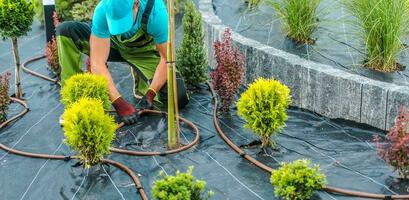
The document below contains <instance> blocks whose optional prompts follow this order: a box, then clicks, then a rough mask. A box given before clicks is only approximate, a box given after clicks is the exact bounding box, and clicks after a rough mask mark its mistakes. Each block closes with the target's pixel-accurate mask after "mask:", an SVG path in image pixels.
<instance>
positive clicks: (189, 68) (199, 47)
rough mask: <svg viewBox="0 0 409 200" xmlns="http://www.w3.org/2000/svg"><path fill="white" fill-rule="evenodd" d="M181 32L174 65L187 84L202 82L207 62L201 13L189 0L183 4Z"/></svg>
mask: <svg viewBox="0 0 409 200" xmlns="http://www.w3.org/2000/svg"><path fill="white" fill-rule="evenodd" d="M183 32H184V34H183V40H182V43H181V44H180V47H179V48H178V51H177V54H176V55H177V59H176V61H177V63H176V66H177V68H178V70H179V71H180V73H181V74H182V76H183V77H184V80H185V81H186V83H187V84H189V85H197V84H200V83H204V82H206V80H207V79H208V76H207V69H208V62H207V54H206V49H205V46H204V32H203V27H202V15H201V14H200V13H199V12H198V11H197V9H196V7H195V5H194V4H193V2H192V1H191V0H189V1H188V2H187V3H186V5H185V14H184V16H183Z"/></svg>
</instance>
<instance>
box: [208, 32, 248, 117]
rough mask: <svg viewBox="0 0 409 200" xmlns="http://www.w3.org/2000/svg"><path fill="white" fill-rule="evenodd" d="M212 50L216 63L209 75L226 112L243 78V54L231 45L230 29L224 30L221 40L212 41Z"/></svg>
mask: <svg viewBox="0 0 409 200" xmlns="http://www.w3.org/2000/svg"><path fill="white" fill-rule="evenodd" d="M214 50H215V58H216V62H217V63H216V69H215V71H213V72H212V73H211V75H210V76H211V77H212V83H213V86H214V89H215V90H216V91H217V93H218V94H219V96H220V99H221V102H222V111H223V113H226V112H227V111H228V110H229V107H230V104H231V102H232V101H233V100H234V95H235V94H236V93H237V90H238V89H239V88H240V86H241V85H242V82H243V80H244V55H243V54H242V53H240V51H239V49H238V48H236V47H234V46H233V40H232V38H231V30H230V29H226V30H225V32H224V38H223V40H222V41H216V42H215V43H214Z"/></svg>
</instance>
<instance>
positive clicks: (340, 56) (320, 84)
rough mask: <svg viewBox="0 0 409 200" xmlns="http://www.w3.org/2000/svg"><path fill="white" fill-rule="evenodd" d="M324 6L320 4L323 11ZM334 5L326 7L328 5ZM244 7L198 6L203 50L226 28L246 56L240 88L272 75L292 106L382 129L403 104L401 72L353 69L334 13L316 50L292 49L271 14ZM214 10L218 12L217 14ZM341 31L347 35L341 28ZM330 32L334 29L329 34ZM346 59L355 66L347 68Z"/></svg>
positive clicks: (407, 92)
mask: <svg viewBox="0 0 409 200" xmlns="http://www.w3.org/2000/svg"><path fill="white" fill-rule="evenodd" d="M329 2H330V1H323V6H324V7H325V5H328V4H330V3H329ZM337 2H338V1H337ZM337 2H332V3H333V4H334V5H333V6H335V5H336V4H338V3H337ZM245 8H247V7H246V6H245V5H244V3H243V2H242V1H239V0H237V3H225V1H219V0H215V1H212V0H203V1H200V10H201V12H202V15H203V16H204V23H205V27H206V31H205V32H206V34H207V44H208V46H212V42H213V41H215V40H217V39H219V38H220V36H221V34H222V33H223V31H224V29H225V27H226V26H227V27H231V28H232V29H233V30H235V32H234V34H233V40H234V41H235V43H236V44H237V45H238V46H239V47H240V49H241V51H242V52H243V53H244V54H245V55H246V83H251V82H252V81H253V80H255V78H257V77H259V76H263V77H271V76H273V77H274V78H276V79H278V80H281V81H282V82H283V83H285V84H286V85H288V86H289V87H290V88H291V90H292V97H293V105H294V106H297V107H300V108H305V109H308V110H311V111H314V112H317V113H319V114H321V115H324V116H327V117H330V118H343V119H347V120H352V121H355V122H360V123H364V124H369V125H371V126H374V127H377V128H380V129H383V130H387V129H389V128H390V127H391V126H392V125H393V121H394V119H395V117H396V116H397V113H398V109H399V107H400V106H401V105H407V106H408V105H409V100H408V99H409V87H408V86H407V81H406V78H407V77H406V76H407V70H406V71H404V72H399V73H394V74H389V75H386V74H383V73H379V72H373V71H370V70H367V69H364V68H362V67H361V66H359V65H358V64H359V63H360V59H361V58H362V55H359V53H357V52H356V51H354V50H353V49H352V48H351V47H349V46H346V45H344V44H341V43H340V42H339V41H336V40H341V41H342V42H344V41H345V36H346V37H347V43H348V44H349V43H351V45H352V46H354V47H355V45H357V48H362V45H359V44H357V41H356V40H353V39H352V37H351V35H348V34H347V35H345V33H343V34H341V33H340V32H339V31H340V30H339V26H337V25H342V20H343V19H344V18H342V17H341V16H343V15H341V16H339V15H340V14H339V12H330V15H329V17H330V18H331V17H332V18H333V19H335V18H340V19H338V21H337V22H339V23H335V22H334V23H332V21H331V23H330V22H326V23H324V27H325V26H327V27H325V29H324V28H321V29H319V31H318V33H317V34H321V35H319V37H317V44H316V45H313V46H305V45H301V46H297V45H295V44H294V43H293V42H291V41H290V40H288V39H286V37H285V34H283V33H282V31H281V27H280V25H279V24H278V20H275V21H274V18H273V13H274V12H273V11H272V9H270V8H268V7H266V6H261V8H260V11H258V12H250V13H247V11H245V10H246V9H245ZM219 9H223V12H217V10H219ZM330 10H331V9H330ZM215 11H216V13H217V14H216V13H215ZM345 20H346V19H345ZM272 21H274V23H273V24H271V22H272ZM345 26H346V30H348V29H347V28H348V25H347V23H345ZM331 28H332V29H334V28H338V29H337V31H333V32H331V31H330V30H331ZM331 34H332V35H331ZM328 35H330V36H331V37H329V36H328ZM333 35H335V36H334V37H332V36H333ZM253 38H254V39H253ZM331 38H333V39H335V40H333V39H331ZM348 48H349V51H348ZM313 49H314V50H313ZM286 51H287V52H286ZM307 52H308V53H307ZM345 52H347V54H345ZM348 52H350V53H348ZM208 53H209V59H210V61H211V62H210V64H211V66H214V59H213V50H212V49H211V48H209V52H208ZM321 54H322V55H324V56H325V57H330V58H331V59H333V60H335V61H337V62H338V63H340V64H341V65H343V66H344V67H342V66H341V65H339V64H334V62H332V61H328V59H326V58H324V57H323V56H322V55H321ZM350 54H351V55H350ZM351 57H352V58H353V59H354V63H355V64H357V65H356V66H355V65H352V66H354V67H353V68H351V69H349V68H348V67H347V66H351V61H352V58H351ZM401 58H402V59H401V61H400V62H402V63H405V62H407V61H406V58H405V56H404V55H402V56H401ZM405 77H406V78H405ZM345 97H348V98H345Z"/></svg>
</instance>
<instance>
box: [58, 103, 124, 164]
mask: <svg viewBox="0 0 409 200" xmlns="http://www.w3.org/2000/svg"><path fill="white" fill-rule="evenodd" d="M63 117H64V124H63V125H64V135H65V137H66V140H65V142H66V143H67V144H68V145H69V146H70V147H71V148H72V149H73V150H75V151H78V157H79V159H80V161H81V163H82V164H83V165H84V167H85V168H89V167H91V166H93V165H95V164H98V163H100V162H101V160H102V159H103V157H104V155H107V154H109V153H110V150H109V148H110V146H111V143H112V141H113V139H114V135H115V129H116V123H115V121H114V119H113V118H112V117H111V116H109V115H108V114H106V113H105V111H104V108H103V107H102V101H100V100H97V99H89V98H81V99H79V100H78V101H77V102H75V103H74V104H72V105H71V106H70V107H68V108H67V109H66V110H65V112H64V115H63Z"/></svg>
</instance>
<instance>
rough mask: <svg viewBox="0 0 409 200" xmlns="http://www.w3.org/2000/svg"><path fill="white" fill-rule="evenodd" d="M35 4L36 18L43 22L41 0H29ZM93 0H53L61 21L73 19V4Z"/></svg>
mask: <svg viewBox="0 0 409 200" xmlns="http://www.w3.org/2000/svg"><path fill="white" fill-rule="evenodd" d="M31 1H32V2H33V5H34V6H35V8H34V10H35V13H36V17H37V19H38V20H39V21H40V22H41V23H44V10H43V0H31ZM86 1H94V0H55V9H56V11H57V13H58V18H59V19H61V20H62V21H68V20H73V15H72V13H71V12H72V10H73V8H74V5H75V4H77V3H81V2H86Z"/></svg>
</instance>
